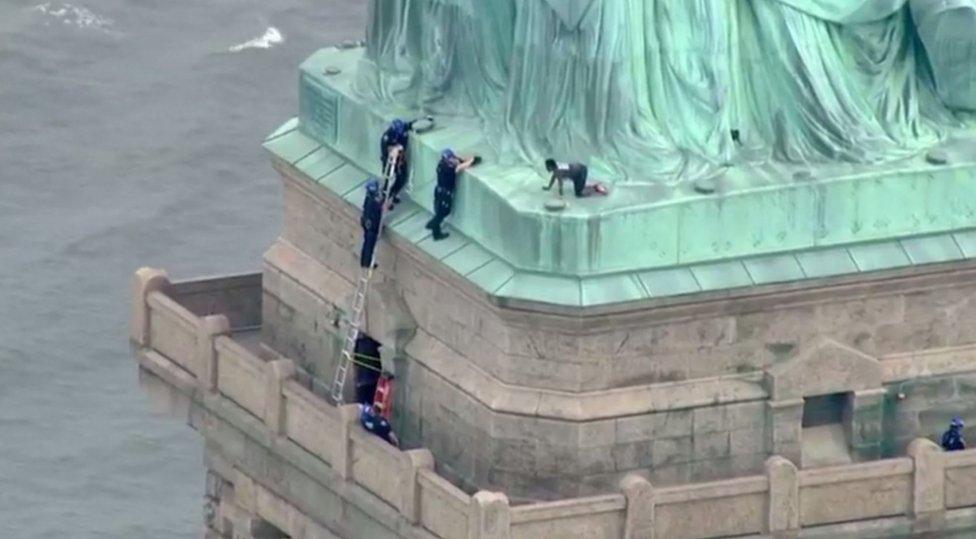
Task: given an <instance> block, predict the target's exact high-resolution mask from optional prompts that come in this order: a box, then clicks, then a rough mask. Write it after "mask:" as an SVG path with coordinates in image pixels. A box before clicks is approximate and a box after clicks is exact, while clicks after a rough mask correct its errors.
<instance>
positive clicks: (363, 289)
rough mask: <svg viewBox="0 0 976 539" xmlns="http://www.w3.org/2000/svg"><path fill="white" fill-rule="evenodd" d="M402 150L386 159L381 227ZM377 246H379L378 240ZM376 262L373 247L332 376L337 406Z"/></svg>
mask: <svg viewBox="0 0 976 539" xmlns="http://www.w3.org/2000/svg"><path fill="white" fill-rule="evenodd" d="M399 157H400V151H399V150H394V151H392V152H390V155H389V156H388V157H387V159H386V170H385V171H384V173H385V174H386V176H385V177H384V184H385V189H384V190H383V202H382V205H381V207H380V229H381V230H382V227H383V217H384V216H385V215H386V207H387V202H388V200H389V197H390V189H392V188H393V182H394V179H395V178H394V174H395V173H396V165H397V159H399ZM376 247H379V242H378V241H377V244H376ZM375 263H376V249H375V248H374V249H373V255H372V258H371V259H370V261H369V267H368V268H361V269H360V273H359V283H357V285H356V295H355V296H354V297H353V301H352V309H350V311H349V319H348V320H347V323H348V326H347V327H346V336H345V339H344V340H343V343H342V353H341V354H339V362H338V364H337V365H336V371H335V376H334V377H333V378H332V401H333V402H334V403H335V404H336V406H340V405H342V404H344V403H345V400H344V399H343V396H342V394H343V390H344V389H345V387H346V377H347V376H348V375H349V365H350V364H351V363H353V357H354V356H355V354H356V340H357V339H358V338H359V327H360V325H361V324H362V320H363V311H364V310H365V309H366V293H367V292H369V282H370V279H372V278H373V266H374V265H375Z"/></svg>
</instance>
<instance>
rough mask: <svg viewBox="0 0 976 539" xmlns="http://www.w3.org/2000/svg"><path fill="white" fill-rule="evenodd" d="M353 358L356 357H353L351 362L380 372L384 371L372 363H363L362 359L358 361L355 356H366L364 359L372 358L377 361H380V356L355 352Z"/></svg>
mask: <svg viewBox="0 0 976 539" xmlns="http://www.w3.org/2000/svg"><path fill="white" fill-rule="evenodd" d="M353 358H354V359H351V360H350V362H351V363H353V364H355V365H358V366H360V367H363V368H365V369H369V370H371V371H375V372H378V373H382V372H383V369H377V368H376V367H374V366H372V365H367V364H365V363H363V362H361V361H356V359H355V358H364V359H372V360H375V361H380V358H378V357H373V356H367V355H366V354H354V355H353Z"/></svg>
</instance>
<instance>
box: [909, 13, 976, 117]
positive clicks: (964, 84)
mask: <svg viewBox="0 0 976 539" xmlns="http://www.w3.org/2000/svg"><path fill="white" fill-rule="evenodd" d="M911 8H912V16H913V17H914V19H915V25H916V27H917V29H918V35H919V38H920V39H921V40H922V43H923V44H924V45H925V52H926V53H927V54H928V57H929V62H930V63H931V65H932V72H933V74H934V75H935V84H936V87H937V89H938V92H939V97H940V98H941V99H942V102H943V103H945V105H946V106H947V107H949V108H953V109H967V110H976V0H911Z"/></svg>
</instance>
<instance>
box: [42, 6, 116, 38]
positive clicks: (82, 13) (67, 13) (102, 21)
mask: <svg viewBox="0 0 976 539" xmlns="http://www.w3.org/2000/svg"><path fill="white" fill-rule="evenodd" d="M31 11H36V12H38V13H41V14H43V15H47V16H48V17H51V18H54V19H60V20H61V22H62V23H63V24H65V25H70V26H77V27H78V28H91V29H94V30H102V31H106V32H107V31H108V29H109V28H111V27H112V26H113V25H114V24H115V21H113V20H112V19H109V18H108V17H99V16H98V15H96V14H95V13H92V11H91V10H89V9H87V8H84V7H81V6H75V5H72V4H63V3H60V4H52V3H51V2H46V3H44V4H38V5H36V6H34V7H32V8H31Z"/></svg>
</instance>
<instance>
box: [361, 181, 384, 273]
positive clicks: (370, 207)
mask: <svg viewBox="0 0 976 539" xmlns="http://www.w3.org/2000/svg"><path fill="white" fill-rule="evenodd" d="M382 219H383V193H381V192H380V182H379V180H377V179H376V178H370V180H369V181H368V182H366V200H364V201H363V214H362V216H361V217H360V218H359V224H360V225H362V227H363V250H362V251H361V252H360V254H359V266H360V267H363V268H368V267H369V265H370V262H371V261H372V260H373V251H374V250H376V241H377V240H378V239H379V237H380V223H381V221H382Z"/></svg>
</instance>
